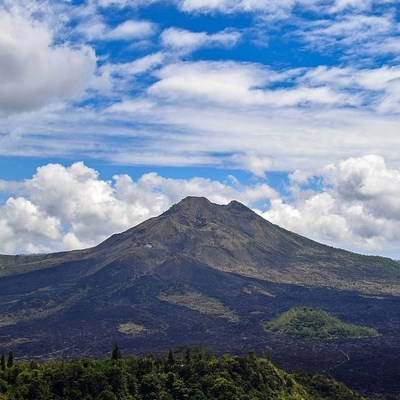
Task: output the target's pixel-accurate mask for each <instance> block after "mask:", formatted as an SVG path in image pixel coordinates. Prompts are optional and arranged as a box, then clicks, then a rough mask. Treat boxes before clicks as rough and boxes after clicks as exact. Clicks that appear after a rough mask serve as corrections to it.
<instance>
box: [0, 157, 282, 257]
mask: <svg viewBox="0 0 400 400" xmlns="http://www.w3.org/2000/svg"><path fill="white" fill-rule="evenodd" d="M14 185H15V183H11V184H10V185H9V186H8V187H7V188H5V187H4V185H3V189H7V191H10V190H12V188H13V187H14ZM20 190H21V191H23V192H24V194H23V195H22V194H20V196H19V197H10V198H9V199H8V200H7V201H6V202H5V204H4V205H3V206H1V207H0V227H1V229H0V232H1V233H0V238H1V241H0V252H1V253H25V252H48V251H56V250H65V249H75V248H82V247H87V246H90V245H95V244H97V243H99V242H100V241H101V240H103V239H105V238H106V237H108V236H110V235H111V234H113V233H115V232H119V231H122V230H125V229H128V228H130V227H131V226H133V225H136V224H138V223H140V222H142V221H143V220H145V219H147V218H150V217H152V216H155V215H158V214H160V213H161V212H163V211H164V210H166V209H167V208H168V207H170V206H171V205H172V204H173V203H175V202H177V201H180V200H181V199H182V198H184V197H186V196H188V195H195V196H207V197H208V198H209V199H210V200H211V201H214V202H217V203H227V202H229V201H230V200H232V199H238V200H240V201H243V202H245V203H247V204H248V203H251V202H256V201H258V200H260V199H263V200H265V199H269V198H273V197H277V196H278V195H277V193H276V192H275V191H274V190H273V189H271V188H270V187H269V186H268V185H266V184H265V183H260V184H257V185H254V186H241V185H240V184H238V183H237V182H232V181H227V182H219V181H213V180H210V179H206V178H200V177H195V178H191V179H172V178H164V177H162V176H160V175H158V174H157V173H148V174H144V175H143V176H141V177H140V178H139V179H138V180H136V181H134V180H133V179H132V178H131V177H130V176H128V175H118V176H115V177H114V178H113V180H112V181H104V180H102V179H100V178H99V175H98V173H97V172H96V171H95V170H94V169H91V168H88V167H87V166H85V165H84V164H83V163H82V162H78V163H75V164H73V165H71V166H70V167H64V166H62V165H59V164H48V165H45V166H43V167H40V168H38V170H37V172H36V174H35V175H34V176H33V177H32V178H31V179H28V180H26V181H24V182H23V185H22V187H21V188H20Z"/></svg>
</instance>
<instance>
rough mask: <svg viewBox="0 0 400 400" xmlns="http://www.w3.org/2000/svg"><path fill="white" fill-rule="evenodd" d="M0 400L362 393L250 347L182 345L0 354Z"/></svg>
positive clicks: (249, 399)
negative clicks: (99, 353) (29, 356)
mask: <svg viewBox="0 0 400 400" xmlns="http://www.w3.org/2000/svg"><path fill="white" fill-rule="evenodd" d="M0 399H2V400H20V399H32V400H34V399H37V400H57V399H68V400H91V399H93V400H94V399H96V400H117V399H118V400H181V399H182V400H183V399H186V400H206V399H216V400H218V399H220V400H256V399H257V400H258V399H265V400H274V399H276V400H280V399H282V400H295V399H296V400H362V399H363V397H361V396H360V395H358V394H355V393H354V392H352V391H350V390H349V389H347V388H346V387H345V386H344V385H343V384H341V383H338V382H336V381H333V380H329V379H327V378H326V377H324V376H322V375H311V374H306V373H295V374H288V373H286V372H284V371H282V370H280V369H278V368H277V367H275V366H274V365H273V364H272V362H271V361H270V360H268V359H267V358H262V357H256V356H255V354H254V353H253V352H250V353H248V354H247V355H245V356H233V355H228V354H226V355H222V356H215V355H213V354H212V353H211V352H210V351H207V350H199V349H191V348H188V347H183V348H179V349H177V350H175V351H170V352H169V353H168V354H164V355H162V356H154V355H151V354H150V355H147V356H146V357H127V358H123V357H122V356H121V351H120V349H119V348H118V345H116V346H115V347H114V349H113V351H112V355H111V357H110V358H108V359H104V360H74V361H51V362H46V363H39V362H36V361H30V362H29V361H18V362H14V360H13V357H12V354H9V355H8V357H2V364H1V370H0Z"/></svg>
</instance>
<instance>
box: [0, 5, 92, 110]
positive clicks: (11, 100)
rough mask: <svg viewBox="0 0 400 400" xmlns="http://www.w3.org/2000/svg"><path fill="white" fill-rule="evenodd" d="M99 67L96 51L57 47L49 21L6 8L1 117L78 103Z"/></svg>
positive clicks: (2, 15)
mask: <svg viewBox="0 0 400 400" xmlns="http://www.w3.org/2000/svg"><path fill="white" fill-rule="evenodd" d="M95 68H96V57H95V54H94V51H93V49H92V48H90V47H88V46H81V47H80V48H73V47H71V46H69V45H68V44H61V45H55V44H54V37H53V35H52V32H51V30H50V29H49V27H48V26H47V25H46V24H45V23H44V22H40V21H38V20H35V19H34V18H33V17H32V16H31V15H29V14H26V13H24V12H23V11H22V10H21V9H19V8H17V7H14V8H11V9H5V8H0V112H5V113H17V112H22V111H29V110H34V109H37V108H40V107H43V106H46V105H48V104H49V103H54V102H62V101H64V100H68V99H77V98H79V96H81V95H82V94H83V93H84V91H85V89H86V87H87V85H88V82H89V80H90V78H91V76H92V75H93V73H94V71H95Z"/></svg>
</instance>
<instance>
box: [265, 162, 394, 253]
mask: <svg viewBox="0 0 400 400" xmlns="http://www.w3.org/2000/svg"><path fill="white" fill-rule="evenodd" d="M322 178H323V182H324V185H325V186H324V188H323V190H322V192H320V191H315V190H314V191H308V192H307V195H306V196H300V197H298V198H297V199H296V200H294V201H293V202H288V201H285V200H283V199H273V200H272V202H271V208H270V209H269V210H268V211H266V212H264V213H262V215H263V217H265V218H267V219H268V220H270V221H272V222H274V223H277V224H278V225H281V226H283V227H285V228H287V229H290V230H293V231H295V232H298V233H300V234H303V235H305V236H308V237H311V238H313V239H315V240H318V241H322V242H325V243H329V244H331V245H334V246H340V247H345V248H350V249H353V250H358V251H363V252H371V253H378V254H379V253H383V252H385V251H386V252H387V253H388V254H390V251H393V252H398V251H399V250H400V246H399V242H400V224H399V222H400V205H399V201H398V199H399V196H400V170H399V169H390V168H389V167H388V166H387V165H386V163H385V160H384V159H383V158H382V157H380V156H376V155H369V156H364V157H359V158H349V159H347V160H344V161H341V162H339V163H338V164H330V165H328V166H326V167H325V168H324V170H323V172H322Z"/></svg>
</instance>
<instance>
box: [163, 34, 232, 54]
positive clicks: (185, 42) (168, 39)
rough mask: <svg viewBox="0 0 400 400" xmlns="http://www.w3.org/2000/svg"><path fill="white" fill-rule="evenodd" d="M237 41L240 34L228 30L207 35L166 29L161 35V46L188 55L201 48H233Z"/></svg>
mask: <svg viewBox="0 0 400 400" xmlns="http://www.w3.org/2000/svg"><path fill="white" fill-rule="evenodd" d="M239 39H240V33H239V32H236V31H233V30H229V29H228V30H225V31H221V32H217V33H214V34H208V33H207V32H191V31H188V30H186V29H180V28H168V29H166V30H164V31H163V32H162V34H161V41H162V44H163V45H164V46H166V47H169V48H171V49H173V50H175V51H177V52H180V53H189V52H192V51H194V50H197V49H199V48H201V47H214V46H222V47H233V46H235V45H236V43H237V42H238V40H239Z"/></svg>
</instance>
